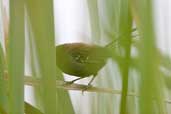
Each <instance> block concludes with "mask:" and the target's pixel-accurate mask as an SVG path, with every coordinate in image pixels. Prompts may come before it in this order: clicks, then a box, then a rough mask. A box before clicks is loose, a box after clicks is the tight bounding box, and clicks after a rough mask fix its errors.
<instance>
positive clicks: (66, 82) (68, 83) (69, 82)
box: [65, 81, 74, 85]
mask: <svg viewBox="0 0 171 114" xmlns="http://www.w3.org/2000/svg"><path fill="white" fill-rule="evenodd" d="M73 83H74V81H65V85H71V84H73Z"/></svg>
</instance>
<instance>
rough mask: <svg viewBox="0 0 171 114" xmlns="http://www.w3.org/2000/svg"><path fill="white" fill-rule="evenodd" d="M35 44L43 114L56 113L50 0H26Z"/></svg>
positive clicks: (52, 22) (52, 25) (53, 45)
mask: <svg viewBox="0 0 171 114" xmlns="http://www.w3.org/2000/svg"><path fill="white" fill-rule="evenodd" d="M26 6H27V11H28V16H29V19H30V22H31V27H32V31H33V34H34V41H35V45H36V50H37V55H38V63H39V70H40V75H41V89H42V97H43V108H44V112H45V114H57V109H56V108H57V99H56V81H55V80H56V61H55V60H56V54H55V43H54V41H55V40H54V20H53V19H54V17H53V1H52V0H48V1H47V0H36V1H35V0H29V1H26Z"/></svg>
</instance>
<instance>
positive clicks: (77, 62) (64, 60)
mask: <svg viewBox="0 0 171 114" xmlns="http://www.w3.org/2000/svg"><path fill="white" fill-rule="evenodd" d="M114 42H115V41H113V42H111V43H109V44H107V45H106V46H99V45H94V44H86V43H80V42H77V43H64V44H60V45H57V46H56V65H57V67H58V68H59V69H60V70H61V71H62V72H63V73H66V74H69V75H73V76H76V77H78V78H77V79H74V80H72V81H70V82H69V83H70V84H72V83H74V82H75V81H77V80H80V79H82V78H86V77H89V76H92V78H91V80H90V81H89V83H88V86H91V83H92V81H93V80H94V79H95V77H96V76H97V73H98V72H99V70H100V69H102V68H103V66H105V64H106V61H107V59H108V58H110V57H111V53H110V47H111V45H113V43H114Z"/></svg>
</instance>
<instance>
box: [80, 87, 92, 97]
mask: <svg viewBox="0 0 171 114" xmlns="http://www.w3.org/2000/svg"><path fill="white" fill-rule="evenodd" d="M91 87H92V85H87V86H86V87H85V88H83V89H82V95H84V92H85V91H86V90H87V89H89V88H91Z"/></svg>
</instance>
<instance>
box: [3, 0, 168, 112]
mask: <svg viewBox="0 0 171 114" xmlns="http://www.w3.org/2000/svg"><path fill="white" fill-rule="evenodd" d="M160 5H161V6H163V7H161V6H160ZM170 5H171V3H169V1H167V0H166V1H165V2H164V1H162V0H156V1H152V0H83V1H75V0H54V1H53V0H25V1H24V0H9V2H7V1H5V0H1V1H0V25H1V26H0V114H24V113H25V114H42V113H43V114H170V113H171V110H170V107H171V96H170V90H171V72H170V68H171V57H170V55H171V53H170V47H169V46H170V39H169V36H170V32H169V28H170V26H171V25H170V23H169V18H170V17H169V16H168V13H169V11H170V9H169V6H170ZM163 8H165V9H167V10H164V9H163ZM163 10H164V13H165V14H163V15H162V13H161V12H162V11H163ZM164 19H165V20H164ZM133 29H134V31H133ZM113 40H116V43H115V44H114V45H113V48H112V49H111V50H110V51H111V53H114V56H113V58H111V59H109V60H108V61H107V64H106V65H105V66H104V67H103V68H102V69H101V70H100V71H99V72H98V75H97V77H96V78H95V80H94V82H93V84H92V85H93V86H95V87H97V88H105V89H106V90H107V89H113V90H118V91H120V92H119V93H118V94H113V93H107V92H101V93H99V92H97V91H96V90H95V92H84V94H82V91H81V90H78V91H76V90H66V89H65V87H64V88H63V86H60V87H59V86H58V85H59V84H60V83H59V81H56V80H60V81H62V80H64V79H65V80H72V79H74V78H75V77H73V76H69V75H67V74H63V73H62V72H61V71H60V70H59V69H58V68H57V67H56V60H55V58H56V53H55V46H56V45H59V44H63V43H71V42H83V43H88V44H97V45H100V46H104V45H106V44H108V43H109V42H111V41H113ZM26 76H29V79H33V80H30V81H29V80H26ZM37 79H38V81H35V80H37ZM89 80H90V78H86V79H82V80H80V81H78V83H79V84H85V85H86V84H87V83H88V81H89ZM28 81H29V82H30V85H26V84H28V83H26V82H28ZM35 85H39V86H35ZM57 86H58V88H57ZM78 86H79V85H78ZM75 88H76V89H77V86H76V87H75ZM24 101H25V102H24ZM26 102H27V103H26ZM28 103H29V104H28Z"/></svg>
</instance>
